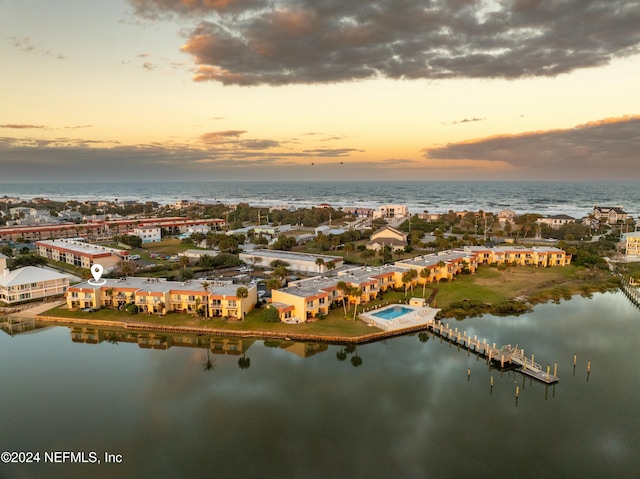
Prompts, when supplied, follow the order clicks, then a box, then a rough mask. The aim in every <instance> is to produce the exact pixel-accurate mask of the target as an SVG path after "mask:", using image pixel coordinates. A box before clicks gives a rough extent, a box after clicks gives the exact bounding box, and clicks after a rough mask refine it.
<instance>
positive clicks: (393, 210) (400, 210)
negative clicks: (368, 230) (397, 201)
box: [373, 205, 409, 219]
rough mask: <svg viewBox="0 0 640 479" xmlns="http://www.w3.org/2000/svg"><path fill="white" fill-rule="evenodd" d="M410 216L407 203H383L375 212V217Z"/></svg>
mask: <svg viewBox="0 0 640 479" xmlns="http://www.w3.org/2000/svg"><path fill="white" fill-rule="evenodd" d="M407 216H409V207H408V206H406V205H382V206H380V207H379V208H378V210H377V211H375V212H374V213H373V217H374V218H387V219H393V218H406V217H407Z"/></svg>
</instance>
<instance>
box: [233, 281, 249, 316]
mask: <svg viewBox="0 0 640 479" xmlns="http://www.w3.org/2000/svg"><path fill="white" fill-rule="evenodd" d="M236 296H237V297H238V299H239V300H240V310H239V311H240V313H241V316H240V318H241V319H242V320H243V321H244V307H243V303H242V300H243V299H247V298H248V297H249V290H248V289H247V288H245V287H244V286H240V287H239V288H238V289H236Z"/></svg>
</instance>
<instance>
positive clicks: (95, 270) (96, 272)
mask: <svg viewBox="0 0 640 479" xmlns="http://www.w3.org/2000/svg"><path fill="white" fill-rule="evenodd" d="M103 272H104V268H103V267H102V265H101V264H98V263H94V264H93V266H91V274H92V275H93V279H94V280H95V281H89V283H91V284H103V283H106V281H105V280H102V281H100V277H101V276H102V273H103Z"/></svg>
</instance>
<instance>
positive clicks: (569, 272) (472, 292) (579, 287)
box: [430, 266, 613, 308]
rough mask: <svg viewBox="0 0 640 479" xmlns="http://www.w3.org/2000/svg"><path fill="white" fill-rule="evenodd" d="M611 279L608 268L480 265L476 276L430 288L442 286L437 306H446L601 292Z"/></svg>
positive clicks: (461, 278)
mask: <svg viewBox="0 0 640 479" xmlns="http://www.w3.org/2000/svg"><path fill="white" fill-rule="evenodd" d="M612 278H613V276H612V275H611V274H609V273H608V272H607V271H602V270H589V269H586V268H584V267H578V266H563V267H553V268H534V267H527V266H519V267H515V268H512V269H509V270H507V271H505V272H504V274H503V273H502V272H500V271H498V270H497V268H491V267H487V266H481V267H480V268H479V269H478V271H477V273H476V274H474V275H458V276H457V277H456V278H455V279H454V280H453V281H449V282H441V283H440V285H437V284H434V285H430V287H434V288H438V289H439V292H438V295H437V297H436V306H437V307H438V308H444V307H447V306H449V305H450V304H451V303H453V302H455V301H461V300H464V299H468V300H476V301H481V302H484V303H491V304H497V303H499V302H502V301H505V300H508V299H513V298H517V297H521V296H522V297H530V298H535V299H536V300H541V301H545V300H548V299H555V298H556V297H557V296H558V291H560V290H561V291H567V292H568V293H569V294H570V293H588V292H589V291H600V290H602V288H603V287H604V286H605V285H607V284H612V283H611V280H612ZM563 296H565V295H563Z"/></svg>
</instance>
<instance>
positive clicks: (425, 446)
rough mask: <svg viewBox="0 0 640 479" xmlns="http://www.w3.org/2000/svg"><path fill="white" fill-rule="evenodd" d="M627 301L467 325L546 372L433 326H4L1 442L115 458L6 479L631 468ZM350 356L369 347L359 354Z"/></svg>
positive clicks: (631, 343) (633, 341)
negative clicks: (547, 375)
mask: <svg viewBox="0 0 640 479" xmlns="http://www.w3.org/2000/svg"><path fill="white" fill-rule="evenodd" d="M625 301H626V300H625V298H624V296H620V295H611V294H606V295H599V294H596V295H594V298H593V299H592V300H588V299H583V298H574V299H573V300H572V301H570V302H563V303H561V304H559V305H554V304H549V305H542V306H540V307H538V308H536V311H535V312H534V313H532V314H530V315H526V316H522V317H518V318H496V317H492V316H485V317H482V318H473V319H471V320H466V321H465V322H464V323H463V324H464V328H465V329H466V330H467V331H468V332H470V331H471V334H477V335H478V336H479V337H490V338H492V341H494V340H495V341H496V342H498V344H516V343H519V344H520V345H521V347H524V348H526V350H528V351H535V353H536V357H539V358H544V359H545V360H547V358H548V360H550V361H556V360H557V361H558V376H559V377H560V383H559V384H557V385H555V386H545V385H544V384H540V383H538V382H536V381H533V380H531V379H528V378H525V377H523V376H522V375H520V374H518V373H516V372H515V371H512V370H499V369H495V368H492V367H490V365H487V364H486V361H484V360H482V359H481V358H478V357H477V356H475V355H473V354H470V353H469V352H468V351H465V350H464V349H461V350H460V351H458V350H457V347H455V346H453V345H450V344H448V343H447V342H446V341H445V342H442V343H441V342H440V341H439V340H438V339H436V338H434V337H433V336H429V335H427V336H422V337H421V336H420V335H414V336H405V337H399V338H394V339H390V340H387V341H384V342H379V343H373V344H367V345H363V346H358V347H357V349H355V348H353V349H351V348H349V350H347V348H346V347H342V346H332V345H322V346H320V345H306V344H289V343H290V342H284V344H283V342H279V341H270V342H267V341H255V342H253V343H251V344H245V343H242V344H235V345H232V344H231V343H229V342H226V343H225V342H224V340H225V338H215V339H216V340H217V342H215V344H214V341H213V339H214V338H208V337H197V336H196V337H195V339H194V338H191V339H190V340H189V341H191V342H190V344H189V345H188V346H183V344H186V343H188V341H186V339H183V340H182V341H180V340H176V339H175V338H173V337H172V338H168V337H167V338H166V339H162V338H160V337H158V338H155V337H152V336H151V335H149V336H148V337H147V338H146V339H145V340H144V341H142V344H143V345H144V346H140V343H138V339H137V338H136V339H135V341H133V339H132V338H131V339H132V340H131V341H125V340H124V339H121V338H120V336H119V335H118V334H113V335H111V334H109V332H108V331H107V332H105V333H104V334H102V333H100V332H97V331H93V332H91V331H83V330H82V329H80V330H79V331H77V333H78V336H77V337H78V338H81V337H82V333H85V334H86V336H85V337H86V339H88V340H89V342H88V343H87V342H86V340H85V341H84V343H82V342H77V341H74V342H73V343H72V342H71V341H69V335H70V330H68V329H66V328H50V329H48V330H46V331H44V332H42V333H38V334H27V335H23V334H18V335H15V336H14V337H11V338H10V337H9V336H7V335H2V334H0V362H1V363H2V364H11V367H4V368H0V384H3V385H8V386H9V387H2V388H0V404H2V406H3V408H4V410H5V411H11V412H12V413H11V414H3V415H0V430H1V431H2V434H0V450H20V449H22V450H34V449H39V450H51V449H53V448H64V449H67V450H83V449H84V450H93V449H95V450H109V451H110V452H112V453H119V454H123V456H124V457H125V459H126V461H125V462H124V463H123V464H122V465H121V466H119V467H117V468H115V467H113V468H107V469H96V468H94V469H90V468H88V467H85V468H83V467H81V466H77V465H63V464H60V465H59V466H60V467H56V468H52V467H51V465H45V464H40V465H35V466H33V467H32V466H27V465H22V466H20V465H8V466H5V467H4V468H3V469H0V476H2V477H16V478H22V477H44V478H48V477H70V478H74V477H88V476H90V477H96V478H100V477H105V478H107V477H109V478H110V477H180V476H182V475H184V474H185V471H189V472H188V473H189V475H193V476H196V475H202V476H204V477H210V476H211V475H215V476H216V477H234V476H237V475H242V476H243V477H249V478H254V477H255V478H265V477H292V478H297V477H300V478H308V477H328V476H329V477H336V478H341V477H371V478H378V477H380V478H387V477H393V476H395V477H416V478H418V477H419V478H423V477H427V478H450V477H468V476H469V475H477V476H478V477H506V476H511V475H514V474H515V475H517V476H519V477H532V478H533V477H562V478H589V477H614V476H616V477H633V476H634V475H635V474H636V473H637V470H638V468H639V467H640V457H639V456H638V454H637V444H638V442H639V441H640V386H639V385H640V370H639V369H638V368H635V367H627V365H628V364H635V363H637V362H638V361H640V351H639V350H638V349H637V347H636V346H637V344H638V343H639V341H640V317H638V315H637V310H635V309H634V308H633V307H630V306H629V305H628V304H627V303H625ZM89 333H93V334H89ZM101 338H102V339H101ZM152 339H154V340H155V339H157V342H155V341H152ZM96 340H97V341H98V342H97V343H95V342H91V341H96ZM110 341H111V342H110ZM200 341H202V344H201V343H200ZM207 341H208V342H207ZM136 344H138V345H139V347H136ZM148 344H151V346H150V347H147V345H148ZM154 344H156V345H157V346H158V347H154V346H153V345H154ZM214 346H215V347H214ZM225 348H226V350H225ZM216 351H220V352H216ZM324 353H326V354H324ZM574 354H575V355H577V356H576V357H577V359H576V369H575V371H576V372H575V376H574V375H573V368H574V362H573V356H574ZM355 357H358V358H364V360H363V361H362V362H361V363H360V365H358V366H357V367H352V359H353V358H355ZM242 358H245V359H249V358H250V367H248V368H244V369H242V367H240V364H239V362H238V361H239V360H240V359H242ZM588 361H591V370H590V371H589V372H588V371H587V364H588ZM552 364H553V363H552ZM469 373H470V374H469ZM587 374H589V377H588V379H589V382H587ZM516 387H517V388H519V391H518V399H517V407H516V397H515V395H516ZM34 398H42V399H43V400H36V401H34ZM25 404H29V407H28V408H25V407H24V405H25ZM56 466H58V465H56Z"/></svg>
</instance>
